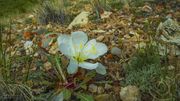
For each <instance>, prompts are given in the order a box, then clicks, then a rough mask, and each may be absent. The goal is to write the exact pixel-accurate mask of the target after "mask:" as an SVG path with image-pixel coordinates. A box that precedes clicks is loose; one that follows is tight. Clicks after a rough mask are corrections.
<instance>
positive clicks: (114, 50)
mask: <svg viewBox="0 0 180 101" xmlns="http://www.w3.org/2000/svg"><path fill="white" fill-rule="evenodd" d="M111 54H113V55H116V56H118V57H119V56H120V54H121V49H119V48H118V47H113V48H112V49H111Z"/></svg>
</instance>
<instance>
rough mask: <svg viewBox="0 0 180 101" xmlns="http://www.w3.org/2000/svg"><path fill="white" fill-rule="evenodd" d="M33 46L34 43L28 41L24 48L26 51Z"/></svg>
mask: <svg viewBox="0 0 180 101" xmlns="http://www.w3.org/2000/svg"><path fill="white" fill-rule="evenodd" d="M32 45H33V42H32V41H26V42H25V43H24V48H25V49H28V48H31V47H32Z"/></svg>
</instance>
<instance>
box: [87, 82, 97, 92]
mask: <svg viewBox="0 0 180 101" xmlns="http://www.w3.org/2000/svg"><path fill="white" fill-rule="evenodd" d="M88 90H89V91H90V92H92V93H96V92H97V90H98V87H97V85H95V84H90V85H89V89H88Z"/></svg>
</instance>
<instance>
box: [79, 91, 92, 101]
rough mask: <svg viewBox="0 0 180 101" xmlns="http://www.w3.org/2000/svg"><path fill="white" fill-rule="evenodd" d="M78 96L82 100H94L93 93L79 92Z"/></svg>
mask: <svg viewBox="0 0 180 101" xmlns="http://www.w3.org/2000/svg"><path fill="white" fill-rule="evenodd" d="M77 97H78V98H79V99H80V101H94V99H93V97H92V96H91V95H87V94H83V93H78V95H77Z"/></svg>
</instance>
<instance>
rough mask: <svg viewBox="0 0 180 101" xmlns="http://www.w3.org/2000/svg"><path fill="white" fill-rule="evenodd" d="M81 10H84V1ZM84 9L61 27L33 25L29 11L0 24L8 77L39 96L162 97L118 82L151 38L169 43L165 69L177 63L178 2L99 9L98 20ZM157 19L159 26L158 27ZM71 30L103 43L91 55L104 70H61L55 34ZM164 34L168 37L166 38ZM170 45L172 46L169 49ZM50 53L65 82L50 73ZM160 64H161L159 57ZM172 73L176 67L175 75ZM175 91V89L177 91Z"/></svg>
mask: <svg viewBox="0 0 180 101" xmlns="http://www.w3.org/2000/svg"><path fill="white" fill-rule="evenodd" d="M86 9H88V10H89V8H88V6H87V8H86ZM88 10H86V11H82V12H80V13H79V15H77V16H76V17H75V18H74V20H73V21H72V22H71V24H68V25H63V26H62V25H60V24H54V23H49V24H47V25H42V24H39V23H38V21H37V18H36V15H35V14H25V15H23V16H20V17H18V18H15V19H12V21H11V23H10V26H7V27H5V29H4V30H3V32H2V33H5V34H4V35H3V38H2V39H3V42H5V41H7V44H6V45H4V46H7V47H6V48H7V49H6V52H7V53H8V56H9V57H10V58H12V59H11V61H12V64H11V65H12V67H13V69H12V71H11V74H12V75H14V76H13V80H15V81H16V83H20V84H21V83H24V84H26V85H28V86H29V87H30V88H31V90H32V94H33V95H34V96H38V97H39V98H42V101H45V99H47V98H48V97H51V96H50V95H53V94H52V92H59V91H62V90H63V89H67V92H71V93H70V94H72V96H71V97H67V99H68V98H69V99H68V100H67V101H79V100H78V99H81V101H93V100H92V99H91V96H89V95H92V96H93V99H94V100H96V101H107V100H109V101H120V100H122V101H140V100H141V101H153V100H156V101H164V100H163V99H166V98H161V97H162V96H160V97H159V96H153V94H151V93H149V92H146V93H144V92H142V89H140V87H139V85H127V84H124V81H126V75H127V74H126V72H125V68H127V64H129V63H130V60H131V58H132V57H133V56H134V54H137V52H138V50H139V49H140V48H141V47H145V46H146V45H147V44H148V43H150V42H152V41H153V42H159V40H161V41H163V44H164V43H165V44H168V46H169V47H170V48H169V47H168V49H169V50H170V52H169V53H168V56H167V57H168V61H167V62H168V63H167V67H168V68H166V69H168V70H169V71H177V70H178V68H179V67H180V64H178V63H180V62H179V54H178V52H179V45H180V44H179V42H180V41H179V39H180V37H179V36H180V35H179V25H178V22H179V15H180V13H179V8H178V4H175V3H174V2H173V1H171V2H169V3H145V4H143V5H142V6H140V7H129V6H124V7H123V8H122V9H121V10H112V11H103V12H102V13H101V14H100V17H101V19H96V18H95V19H91V17H92V16H94V13H93V12H92V11H88ZM167 19H172V21H169V23H168V22H167V23H168V24H166V25H171V26H170V27H169V26H168V28H171V29H172V31H175V32H177V33H176V34H175V35H171V32H170V33H169V31H167V30H168V29H167V27H166V25H165V24H164V23H165V22H166V21H167ZM160 23H161V24H162V26H159V25H160ZM173 28H174V29H173ZM74 31H83V32H85V33H87V34H88V36H89V39H93V38H95V39H96V40H97V41H99V42H103V43H105V44H106V45H107V46H108V52H107V54H105V55H104V56H102V57H100V58H98V59H96V60H94V61H98V62H101V63H102V64H103V65H105V66H106V69H107V74H106V75H99V74H96V73H95V72H93V71H86V70H84V69H79V71H78V73H76V74H74V75H69V74H67V72H66V67H67V65H68V62H69V60H68V59H67V58H66V57H65V56H64V55H63V54H61V53H60V51H59V50H58V45H57V42H56V39H57V37H58V36H59V35H61V34H70V33H71V32H74ZM166 35H167V36H168V37H170V39H167V37H166ZM161 36H165V38H166V39H167V40H168V41H167V40H163V39H162V38H161ZM156 38H157V39H156ZM27 42H30V44H31V45H28V47H26V45H25V44H27ZM172 47H173V49H172ZM173 50H175V51H176V53H175V54H174V51H173ZM172 51H173V52H172ZM160 52H161V51H160ZM162 54H163V53H162ZM55 56H58V57H59V60H60V64H61V67H62V69H63V71H64V74H65V77H66V79H67V81H68V83H64V82H63V80H62V79H61V78H60V79H59V77H58V75H57V73H56V70H55V67H56V65H55V64H56V63H54V62H53V61H52V58H53V57H55ZM161 63H162V64H166V62H165V61H164V60H163V59H161ZM175 69H177V70H175ZM173 73H174V72H173ZM178 74H179V72H178V73H177V74H176V76H178ZM24 78H25V80H24ZM147 78H148V77H147ZM147 78H146V79H147ZM176 84H177V83H176ZM67 92H66V93H67ZM78 93H82V94H79V95H82V96H83V97H87V100H85V99H83V98H81V97H80V96H78ZM83 93H85V94H87V95H83ZM161 93H164V92H161ZM168 93H169V92H168ZM171 93H172V92H171ZM177 93H178V94H179V93H180V91H177ZM68 94H69V93H67V95H66V96H68ZM172 94H174V93H172ZM175 94H176V93H175ZM157 95H158V94H157ZM69 96H70V95H69ZM169 96H171V97H172V98H173V100H172V99H168V100H167V101H175V100H176V101H178V99H179V97H180V96H179V95H178V97H177V96H176V95H169ZM175 96H176V98H175ZM89 97H90V98H89ZM158 97H159V98H158ZM37 99H38V98H37ZM65 99H66V97H65ZM157 99H158V100H157ZM37 101H39V100H37ZM60 101H61V100H60Z"/></svg>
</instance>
